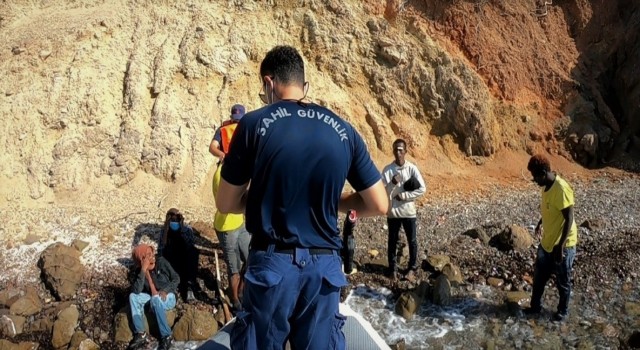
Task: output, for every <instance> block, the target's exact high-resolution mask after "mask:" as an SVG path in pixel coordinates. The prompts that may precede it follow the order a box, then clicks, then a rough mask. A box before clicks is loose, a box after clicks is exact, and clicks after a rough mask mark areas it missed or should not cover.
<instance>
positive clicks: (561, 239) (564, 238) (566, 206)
mask: <svg viewBox="0 0 640 350" xmlns="http://www.w3.org/2000/svg"><path fill="white" fill-rule="evenodd" d="M527 169H528V170H529V171H530V172H531V175H532V176H533V181H534V182H535V183H537V184H538V185H539V186H541V187H544V189H543V191H542V200H541V203H540V211H541V213H542V218H541V219H540V221H539V222H538V225H537V226H536V235H538V236H539V235H540V232H541V231H542V239H541V240H540V246H538V252H537V257H536V265H535V272H534V275H533V292H532V295H531V306H530V307H529V308H527V309H525V310H524V312H525V314H528V315H536V314H539V313H540V312H541V311H542V295H543V294H544V288H545V285H546V284H547V281H549V278H550V277H551V273H553V272H555V274H556V286H557V287H558V292H559V293H560V301H559V303H558V310H557V312H556V313H555V314H553V320H554V321H563V320H564V319H565V318H566V317H567V315H568V312H569V298H570V297H571V269H572V266H573V258H574V257H575V254H576V243H577V242H578V228H577V226H576V223H575V221H574V219H573V212H574V211H573V206H574V199H573V190H572V189H571V186H569V184H568V183H567V182H566V181H565V180H564V179H562V178H561V177H560V176H558V175H557V174H555V173H553V172H552V171H551V165H550V163H549V159H547V158H546V157H545V156H543V155H534V156H533V157H531V159H530V160H529V165H528V166H527Z"/></svg>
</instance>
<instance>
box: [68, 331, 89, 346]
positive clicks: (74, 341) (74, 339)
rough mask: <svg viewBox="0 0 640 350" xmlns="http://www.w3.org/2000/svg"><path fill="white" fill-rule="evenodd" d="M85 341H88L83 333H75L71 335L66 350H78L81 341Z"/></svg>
mask: <svg viewBox="0 0 640 350" xmlns="http://www.w3.org/2000/svg"><path fill="white" fill-rule="evenodd" d="M85 339H89V337H88V336H87V335H86V334H85V333H84V332H83V331H77V332H75V333H73V336H71V341H70V342H69V348H68V350H78V347H79V346H80V343H82V341H83V340H85Z"/></svg>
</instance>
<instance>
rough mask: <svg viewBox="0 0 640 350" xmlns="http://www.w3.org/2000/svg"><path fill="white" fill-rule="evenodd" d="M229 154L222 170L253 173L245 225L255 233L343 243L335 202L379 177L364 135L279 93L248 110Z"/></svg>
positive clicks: (239, 179)
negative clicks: (349, 188)
mask: <svg viewBox="0 0 640 350" xmlns="http://www.w3.org/2000/svg"><path fill="white" fill-rule="evenodd" d="M229 148H230V150H229V153H228V154H227V156H226V157H225V159H224V167H222V178H223V179H225V180H226V181H227V182H229V183H230V184H232V185H236V186H240V185H243V184H246V183H247V182H248V181H249V180H251V185H250V188H249V194H248V198H247V208H246V212H245V215H246V227H247V230H248V231H249V232H251V234H252V235H253V239H254V240H259V241H263V242H264V241H267V242H281V243H285V244H287V245H294V246H297V247H302V248H329V249H340V247H341V242H342V241H341V238H340V235H339V230H338V202H339V200H340V194H341V193H342V189H343V187H344V184H345V180H347V181H349V183H350V184H351V186H352V187H353V188H354V189H355V190H356V191H362V190H365V189H367V188H369V187H371V186H373V185H374V184H375V183H376V182H377V181H378V180H380V172H379V171H378V169H376V166H375V165H374V164H373V162H372V161H371V156H370V155H369V152H368V151H367V149H366V146H365V144H364V141H363V140H362V137H361V136H360V135H359V134H358V132H357V131H356V130H355V129H354V128H353V127H352V126H351V125H350V124H349V123H347V122H346V121H344V120H343V119H342V118H340V117H338V116H337V115H335V114H334V113H333V112H331V111H330V110H328V109H326V108H324V107H321V106H318V105H316V104H303V103H298V102H295V101H280V102H278V103H275V104H272V105H269V106H266V107H263V108H261V109H258V110H256V111H253V112H250V113H247V114H246V115H245V116H244V118H242V120H241V121H240V124H238V127H237V128H236V131H235V135H234V137H233V140H232V141H231V146H230V147H229Z"/></svg>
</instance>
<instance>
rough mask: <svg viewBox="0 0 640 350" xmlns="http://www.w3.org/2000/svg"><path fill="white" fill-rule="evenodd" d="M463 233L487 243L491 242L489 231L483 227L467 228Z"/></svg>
mask: <svg viewBox="0 0 640 350" xmlns="http://www.w3.org/2000/svg"><path fill="white" fill-rule="evenodd" d="M463 235H465V236H469V237H471V238H473V239H477V240H479V241H480V242H482V243H483V244H485V245H487V244H489V240H490V239H491V237H490V236H489V235H488V234H487V231H485V230H484V229H483V228H482V227H476V228H472V229H470V230H467V231H465V232H464V233H463Z"/></svg>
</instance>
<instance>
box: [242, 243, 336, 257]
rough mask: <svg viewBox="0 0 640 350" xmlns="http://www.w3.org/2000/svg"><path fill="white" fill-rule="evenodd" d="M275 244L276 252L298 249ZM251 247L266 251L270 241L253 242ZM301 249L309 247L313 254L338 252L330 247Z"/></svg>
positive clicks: (310, 252) (290, 251)
mask: <svg viewBox="0 0 640 350" xmlns="http://www.w3.org/2000/svg"><path fill="white" fill-rule="evenodd" d="M274 245H275V247H274V249H273V251H274V252H275V253H280V254H291V255H293V253H294V252H295V251H296V247H294V246H291V245H289V244H281V243H276V244H274ZM251 249H253V250H261V251H265V252H266V251H267V250H268V249H269V243H258V242H251ZM301 249H308V250H309V254H311V255H333V254H334V252H336V250H334V249H329V248H301Z"/></svg>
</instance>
